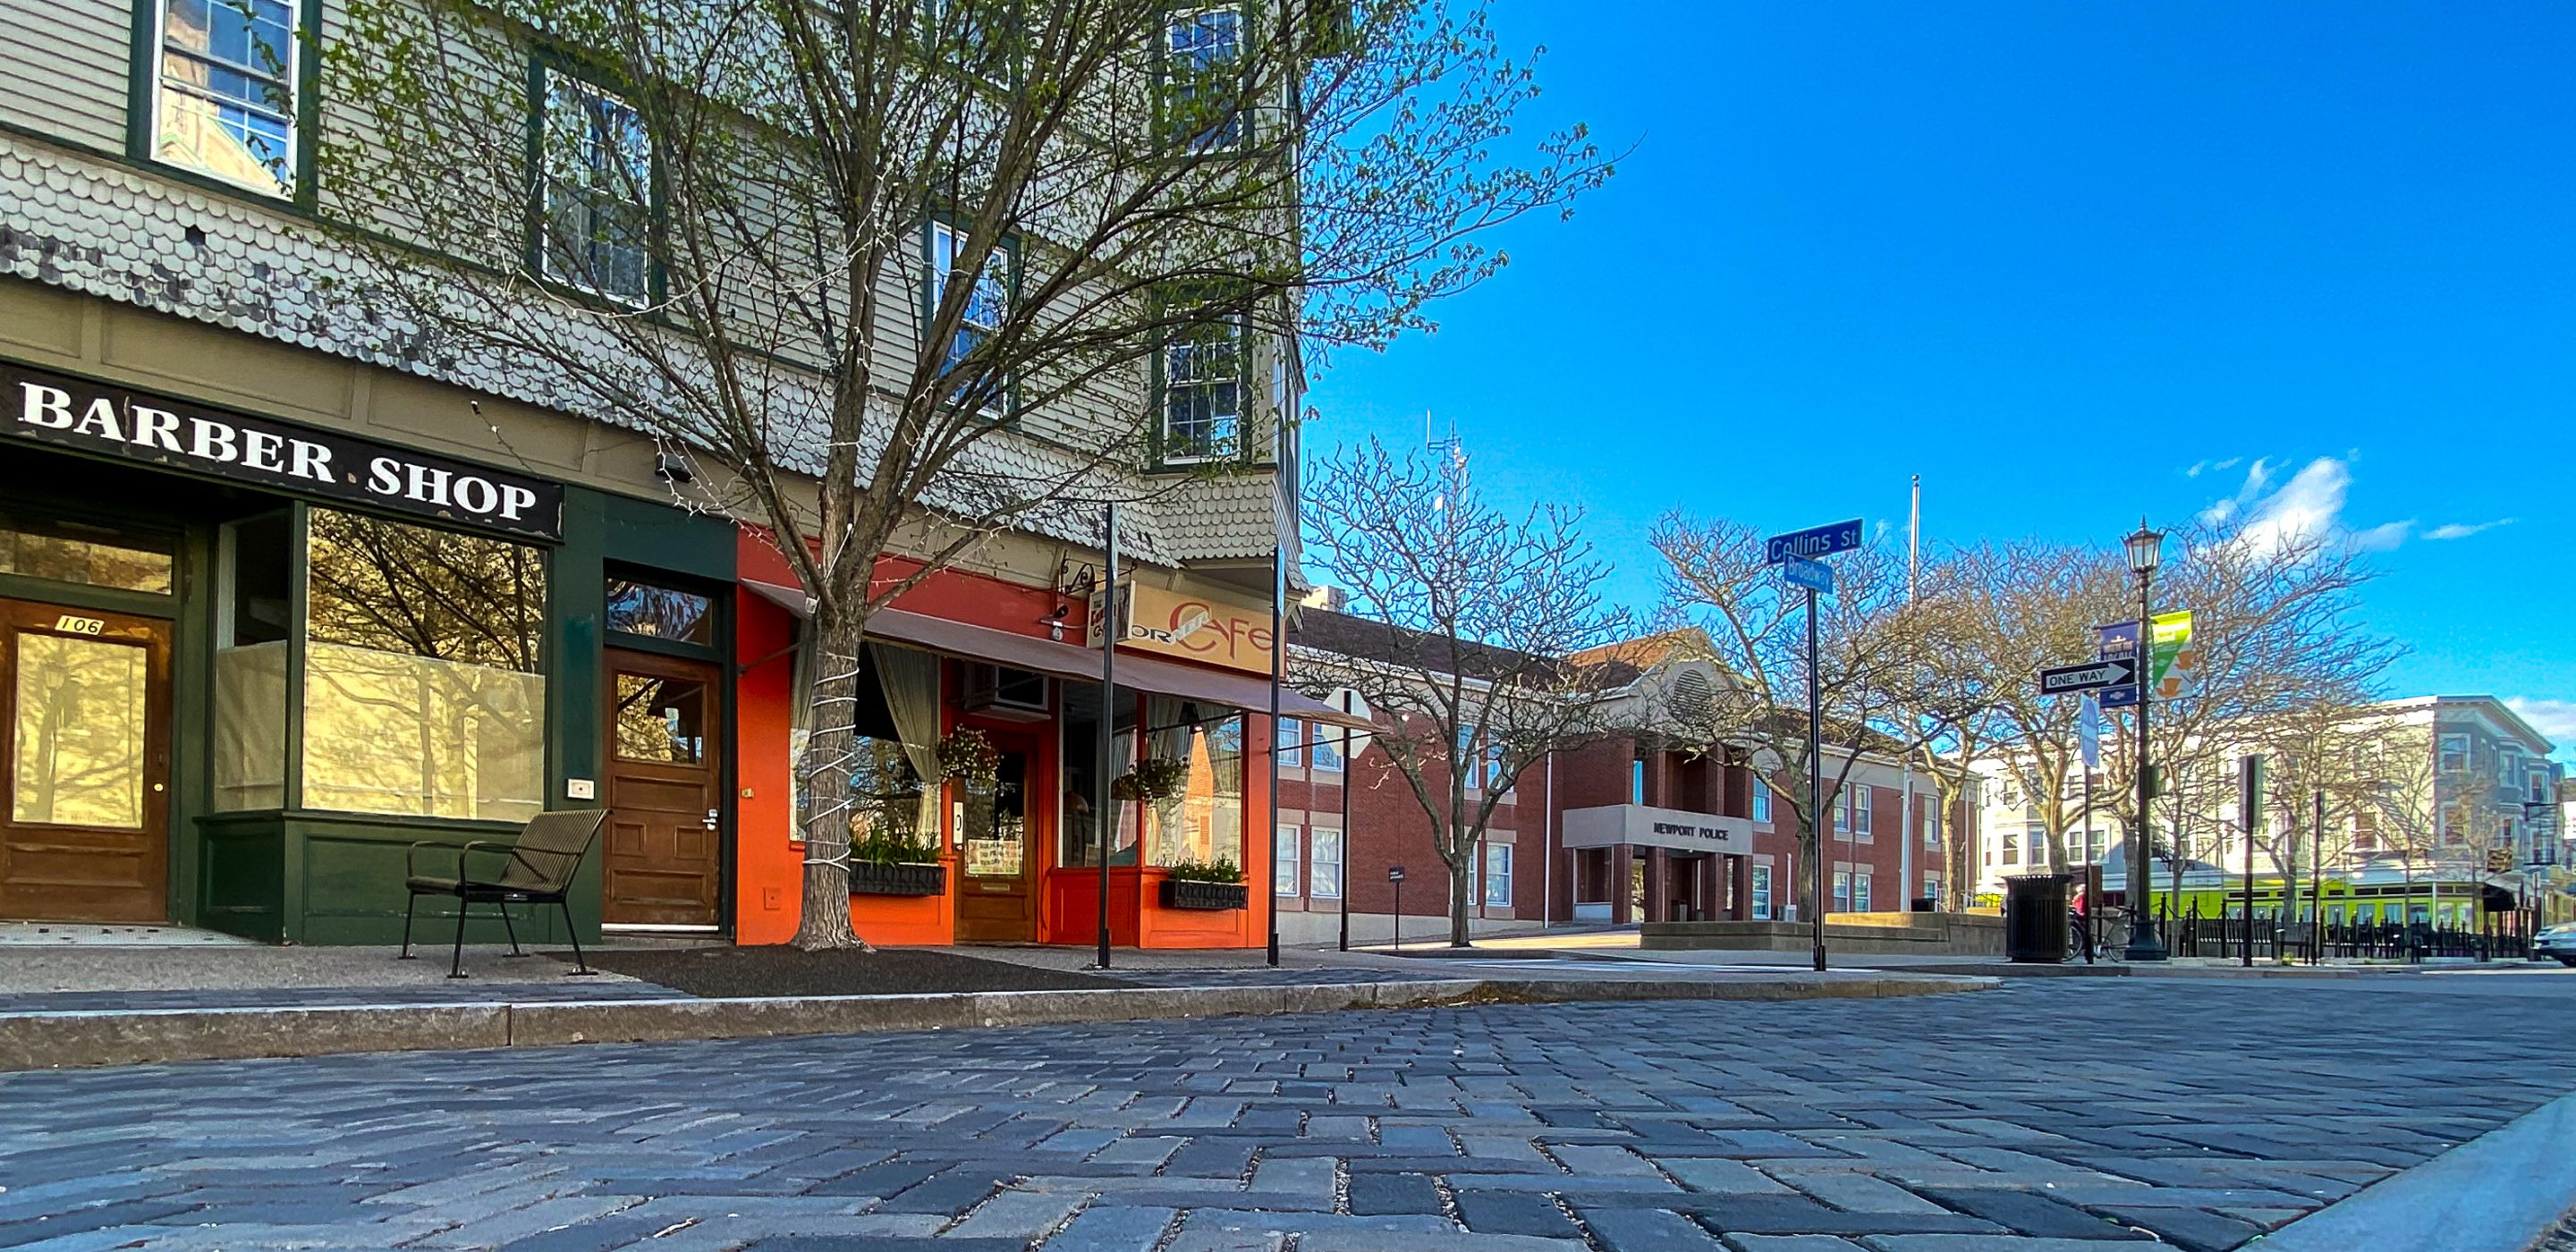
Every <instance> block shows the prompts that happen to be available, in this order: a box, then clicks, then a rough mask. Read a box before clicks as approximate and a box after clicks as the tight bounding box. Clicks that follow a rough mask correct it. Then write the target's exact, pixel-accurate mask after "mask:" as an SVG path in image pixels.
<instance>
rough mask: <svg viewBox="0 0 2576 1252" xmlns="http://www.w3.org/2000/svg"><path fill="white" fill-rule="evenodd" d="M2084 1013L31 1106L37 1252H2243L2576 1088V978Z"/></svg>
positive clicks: (1183, 1044)
mask: <svg viewBox="0 0 2576 1252" xmlns="http://www.w3.org/2000/svg"><path fill="white" fill-rule="evenodd" d="M2405 982H2406V983H2407V984H2408V985H2407V986H2405V987H2403V988H2399V987H2379V988H2375V989H2373V990H2372V991H2370V992H2368V993H2366V994H2358V995H2357V994H2354V993H2353V992H2351V991H2350V990H2349V989H2347V988H2345V987H2342V986H2339V985H2330V984H2315V985H2309V984H2299V985H2281V984H2280V983H2279V982H2267V983H2261V984H2251V983H2224V982H2211V981H2189V982H2184V981H2167V980H2145V979H2106V980H2093V979H2044V980H2028V981H2019V982H2016V983H2014V984H2013V985H2010V986H2008V987H2006V988H2004V989H2003V990H1999V991H1992V992H1981V993H1976V994H1971V995H1955V996H1936V997H1923V998H1911V999H1895V1000H1846V1001H1813V1002H1802V1003H1780V1004H1752V1003H1707V1002H1660V1003H1624V1004H1575V1005H1495V1006H1488V1007H1480V1008H1470V1009H1449V1010H1438V1011H1417V1012H1351V1013H1339V1014H1321V1015H1311V1016H1299V1017H1268V1018H1228V1019H1215V1020H1196V1021H1155V1022H1140V1023H1122V1024H1110V1025H1086V1026H1078V1027H1040V1028H1025V1029H1011V1030H974V1031H957V1032H947V1033H926V1034H890V1035H873V1036H865V1037H837V1038H799V1039H782V1040H765V1041H754V1042H731V1043H683V1044H662V1045H649V1046H613V1047H611V1046H594V1047H581V1048H565V1049H555V1050H529V1051H514V1052H510V1053H506V1054H501V1053H444V1054H415V1055H393V1056H382V1055H379V1056H342V1057H327V1058H317V1059H310V1060H295V1061H257V1062H226V1063H209V1064H196V1065H184V1066H165V1067H156V1068H138V1069H124V1070H94V1071H75V1072H59V1073H29V1074H14V1075H7V1076H0V1185H5V1187H6V1189H5V1190H0V1246H23V1247H30V1248H42V1249H48V1250H50V1252H71V1250H74V1249H107V1248H146V1249H252V1248H334V1249H361V1248H375V1249H382V1248H397V1247H399V1248H406V1249H423V1250H432V1252H445V1250H448V1249H466V1248H492V1247H508V1248H513V1249H521V1250H524V1252H587V1250H594V1249H609V1248H638V1249H643V1250H645V1252H681V1250H684V1249H698V1250H707V1249H736V1248H758V1249H761V1250H762V1252H793V1250H804V1249H824V1248H833V1249H855V1250H857V1252H869V1250H876V1252H891V1250H893V1249H912V1250H913V1252H1001V1250H1004V1249H1010V1250H1013V1252H1018V1250H1021V1249H1025V1248H1028V1247H1030V1246H1032V1245H1033V1244H1034V1245H1036V1246H1039V1247H1041V1248H1043V1249H1045V1252H1147V1250H1149V1249H1168V1250H1169V1252H1235V1250H1238V1249H1261V1250H1264V1252H1334V1250H1337V1249H1338V1250H1344V1252H1349V1250H1355V1249H1381V1248H1398V1249H1402V1250H1403V1252H1451V1250H1457V1252H1484V1250H1489V1249H1490V1250H1493V1252H1577V1250H1579V1249H1597V1250H1600V1252H1642V1250H1645V1249H1691V1250H1699V1252H1711V1250H1716V1249H1731V1250H1732V1252H1855V1249H1859V1248H1867V1249H1871V1250H1873V1252H2086V1250H2088V1249H2099V1250H2100V1252H2120V1245H2125V1246H2129V1247H2139V1248H2146V1247H2153V1246H2156V1244H2157V1243H2159V1242H2161V1243H2163V1244H2166V1245H2175V1246H2180V1247H2184V1248H2194V1249H2223V1248H2232V1247H2235V1246H2236V1245H2237V1244H2239V1243H2241V1242H2243V1241H2244V1240H2246V1239H2248V1238H2250V1237H2251V1236H2253V1235H2255V1234H2256V1233H2258V1232H2260V1231H2262V1230H2264V1229H2266V1228H2269V1227H2272V1226H2275V1225H2278V1224H2280V1223H2282V1222H2284V1221H2287V1220H2290V1219H2292V1218H2294V1217H2295V1216H2297V1215H2299V1214H2300V1213H2302V1212H2305V1211H2307V1210H2309V1209H2312V1208H2315V1207H2316V1206H2318V1205H2321V1204H2324V1203H2327V1202H2330V1201H2333V1200H2336V1199H2338V1198H2341V1197H2343V1196H2346V1195H2349V1194H2351V1193H2352V1192H2354V1191H2356V1190H2358V1189H2360V1188H2362V1187H2364V1186H2366V1185H2368V1184H2369V1183H2371V1182H2373V1181H2375V1180H2377V1179H2379V1178H2382V1177H2384V1176H2386V1175H2388V1174H2390V1173H2391V1172H2393V1171H2396V1170H2399V1169H2403V1168H2405V1167H2407V1166H2409V1165H2413V1164H2416V1163H2418V1162H2420V1161H2422V1160H2424V1159H2426V1158H2427V1157H2429V1156H2431V1155H2433V1154H2435V1153H2438V1152H2440V1151H2442V1150H2444V1149H2445V1148H2447V1147H2449V1146H2450V1145H2453V1144H2456V1143H2458V1142H2460V1141H2462V1140H2463V1139H2465V1138H2468V1137H2470V1136H2474V1135H2476V1134H2479V1133H2482V1132H2484V1131H2487V1130H2490V1129H2493V1128H2495V1127H2496V1126H2499V1125H2501V1124H2502V1123H2504V1122H2505V1121H2507V1120H2509V1119H2511V1118H2513V1117H2515V1116H2518V1115H2520V1114H2522V1113H2524V1112H2526V1111H2528V1110H2529V1109H2531V1108H2533V1107H2535V1106H2537V1105H2538V1104H2540V1103H2541V1102H2543V1101H2544V1100H2547V1099H2549V1098H2551V1097H2554V1096H2556V1095H2558V1094H2560V1093H2561V1092H2562V1091H2563V1090H2564V1089H2565V1088H2567V1087H2570V1086H2576V1077H2571V1076H2569V1075H2566V1074H2564V1073H2563V1072H2561V1071H2559V1070H2557V1069H2556V1068H2554V1067H2553V1066H2551V1065H2549V1064H2547V1063H2541V1062H2539V1061H2538V1059H2537V1058H2541V1057H2545V1056H2547V1055H2549V1050H2550V1049H2552V1048H2554V1047H2555V1046H2556V1045H2557V1044H2558V1043H2559V1042H2560V1039H2561V1035H2562V1031H2561V1028H2560V1026H2559V1023H2561V1022H2563V1021H2564V1020H2565V1019H2566V1013H2567V1011H2568V1009H2569V1007H2570V1006H2571V1003H2576V1001H2571V995H2576V980H2568V979H2551V978H2547V977H2534V978H2525V979H2515V978H2497V977H2487V978H2475V979H2471V978H2459V979H2437V978H2433V977H2420V978H2411V979H2407V980H2405Z"/></svg>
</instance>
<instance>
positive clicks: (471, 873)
mask: <svg viewBox="0 0 2576 1252" xmlns="http://www.w3.org/2000/svg"><path fill="white" fill-rule="evenodd" d="M607 821H608V810H606V809H567V810H564V811H562V812H556V813H540V814H538V815H536V816H535V817H532V818H529V819H528V824H527V826H526V827H525V828H523V829H521V830H520V831H519V837H518V838H517V839H516V840H514V841H512V842H509V843H503V842H500V841H499V840H494V839H477V840H474V841H473V842H471V843H464V844H455V843H446V842H442V841H440V840H435V839H425V840H422V841H421V842H419V843H415V844H413V845H411V851H410V852H409V853H407V854H405V856H404V858H403V875H404V882H403V885H404V886H405V887H406V888H408V889H409V892H410V895H409V897H408V898H407V899H406V900H405V901H404V903H403V945H402V956H401V957H399V958H398V959H400V960H405V961H408V960H411V959H412V954H411V923H412V915H413V913H414V912H415V911H416V910H418V908H419V907H420V898H421V897H422V896H449V897H452V898H454V899H455V901H456V950H455V952H454V954H453V955H451V956H450V957H449V959H448V965H447V976H448V977H450V978H463V977H464V976H465V919H466V916H467V915H468V914H470V913H472V912H473V906H474V905H476V904H490V905H491V906H492V907H493V909H494V910H495V911H496V912H498V913H499V914H500V915H501V927H502V930H503V931H504V932H506V933H507V934H508V935H509V936H510V955H512V956H524V955H526V954H525V953H523V952H521V951H520V950H519V931H518V928H517V927H516V926H513V925H511V924H510V906H511V905H513V904H551V905H554V906H555V907H556V908H558V909H561V910H563V919H564V933H566V934H568V935H571V936H572V960H573V966H574V968H575V970H576V971H577V972H578V973H583V974H587V973H590V972H591V969H590V962H589V961H588V960H586V959H584V958H583V956H582V954H581V935H580V933H579V932H578V931H576V930H574V929H573V923H572V904H571V902H570V900H569V899H568V898H567V897H568V894H569V893H570V892H571V890H572V877H573V872H574V871H575V870H578V869H580V868H581V858H582V857H584V856H586V855H588V854H589V852H590V845H591V844H592V843H594V842H596V841H597V840H598V838H599V829H600V827H601V826H603V825H605V824H607ZM423 848H442V849H452V850H453V851H454V852H455V853H456V872H455V873H454V874H424V873H422V872H421V870H420V864H419V861H420V851H421V849H423ZM478 856H479V857H483V858H486V859H485V860H484V861H483V862H482V866H481V867H480V868H486V869H488V868H489V867H490V866H491V864H492V862H491V860H490V858H496V857H497V858H500V859H501V864H500V867H499V869H500V872H499V873H497V874H494V873H477V872H476V869H477V868H478V867H477V866H476V865H475V864H474V859H475V858H476V857H478Z"/></svg>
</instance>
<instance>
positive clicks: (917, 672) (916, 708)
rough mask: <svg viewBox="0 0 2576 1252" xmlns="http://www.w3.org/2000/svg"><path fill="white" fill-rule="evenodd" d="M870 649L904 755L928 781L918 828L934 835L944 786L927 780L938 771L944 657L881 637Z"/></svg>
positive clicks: (924, 790)
mask: <svg viewBox="0 0 2576 1252" xmlns="http://www.w3.org/2000/svg"><path fill="white" fill-rule="evenodd" d="M868 655H869V659H870V660H871V661H873V662H874V663H875V666H876V671H877V683H878V685H879V686H881V687H882V688H884V690H885V702H886V713H887V715H889V716H891V717H892V718H894V733H895V734H896V735H898V736H900V737H901V738H902V740H903V759H904V760H906V761H908V762H910V763H911V764H912V772H913V775H914V776H915V777H918V778H920V779H921V780H922V781H923V783H924V786H923V787H922V789H921V817H920V821H919V824H917V825H915V826H914V827H913V829H914V830H916V831H919V832H920V833H921V834H922V835H923V836H929V835H931V834H933V833H934V832H936V831H937V830H938V829H939V788H938V787H935V786H931V785H928V784H929V782H930V780H931V779H934V778H937V777H939V658H938V657H935V656H932V655H931V654H929V653H927V652H916V651H914V650H913V649H911V648H895V647H888V646H887V645H885V644H881V643H873V644H869V645H868Z"/></svg>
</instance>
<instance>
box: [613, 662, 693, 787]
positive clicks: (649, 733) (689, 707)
mask: <svg viewBox="0 0 2576 1252" xmlns="http://www.w3.org/2000/svg"><path fill="white" fill-rule="evenodd" d="M706 712H707V688H706V684H705V683H701V682H698V681H696V680H694V679H686V678H658V677H654V676H652V675H649V674H619V675H618V676H617V755H619V756H621V757H624V758H625V759H627V760H630V761H668V762H673V763H677V764H683V765H692V764H695V763H697V762H699V761H701V760H704V759H705V758H706V748H707V727H706V722H707V719H706Z"/></svg>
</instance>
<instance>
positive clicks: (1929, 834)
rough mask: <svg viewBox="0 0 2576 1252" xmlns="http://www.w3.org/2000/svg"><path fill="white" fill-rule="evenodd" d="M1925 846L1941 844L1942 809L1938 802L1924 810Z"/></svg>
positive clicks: (1933, 846) (1931, 846)
mask: <svg viewBox="0 0 2576 1252" xmlns="http://www.w3.org/2000/svg"><path fill="white" fill-rule="evenodd" d="M1923 846H1924V847H1927V848H1937V847H1940V846H1941V809H1940V806H1939V805H1937V804H1936V805H1934V806H1932V807H1930V808H1927V809H1925V810H1923Z"/></svg>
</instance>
